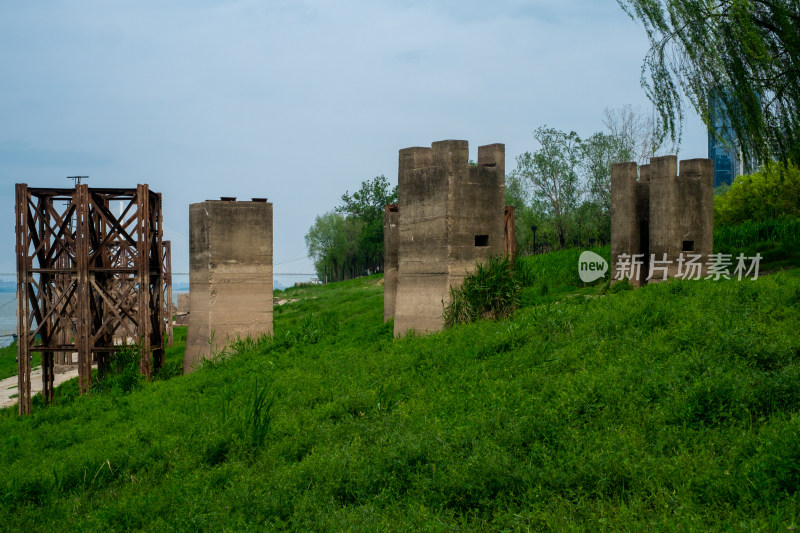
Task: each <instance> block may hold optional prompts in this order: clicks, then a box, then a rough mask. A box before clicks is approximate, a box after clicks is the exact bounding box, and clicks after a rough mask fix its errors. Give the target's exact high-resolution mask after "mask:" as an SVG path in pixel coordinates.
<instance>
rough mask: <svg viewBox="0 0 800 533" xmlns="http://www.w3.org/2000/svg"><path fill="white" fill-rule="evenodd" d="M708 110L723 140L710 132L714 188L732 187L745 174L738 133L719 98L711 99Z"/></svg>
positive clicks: (709, 155)
mask: <svg viewBox="0 0 800 533" xmlns="http://www.w3.org/2000/svg"><path fill="white" fill-rule="evenodd" d="M708 110H709V115H710V116H711V124H712V126H713V128H714V130H716V132H717V135H718V136H719V137H720V138H721V139H717V138H716V137H714V134H713V132H712V131H711V130H709V132H708V158H709V159H711V160H713V161H714V187H717V186H719V185H722V184H723V183H727V184H728V185H730V184H731V183H733V180H734V179H735V178H736V176H739V175H741V174H742V173H743V172H744V169H743V168H742V157H741V154H740V150H739V147H738V144H739V143H738V142H737V139H736V132H734V131H733V127H732V126H731V121H730V119H729V118H728V115H727V113H726V112H725V104H724V103H723V102H722V101H721V100H720V99H719V98H715V97H711V98H709V100H708Z"/></svg>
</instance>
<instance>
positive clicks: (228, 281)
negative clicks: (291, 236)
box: [183, 198, 272, 372]
mask: <svg viewBox="0 0 800 533" xmlns="http://www.w3.org/2000/svg"><path fill="white" fill-rule="evenodd" d="M189 226H190V235H189V252H190V270H189V287H190V291H189V302H190V303H189V306H190V308H191V314H190V315H189V330H188V333H187V338H186V355H185V357H184V364H183V368H184V372H190V371H191V370H193V369H194V368H195V367H196V366H197V365H198V364H199V363H200V361H202V359H204V358H207V357H209V356H213V355H214V354H216V353H219V352H220V351H221V350H222V349H223V348H224V347H225V346H226V345H227V344H230V343H231V342H232V341H235V340H236V339H237V338H245V337H259V336H261V335H265V334H271V333H272V204H271V203H268V202H267V201H266V199H253V201H252V202H246V201H243V202H237V201H235V199H233V198H226V199H224V200H208V201H205V202H200V203H196V204H192V205H191V206H189Z"/></svg>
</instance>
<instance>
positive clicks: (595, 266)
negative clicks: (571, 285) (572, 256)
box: [578, 251, 608, 283]
mask: <svg viewBox="0 0 800 533" xmlns="http://www.w3.org/2000/svg"><path fill="white" fill-rule="evenodd" d="M606 272H608V262H607V261H606V260H605V259H603V258H602V257H600V256H599V255H597V254H596V253H594V252H589V251H586V252H583V253H582V254H581V256H580V257H579V258H578V275H579V276H580V277H581V281H583V282H584V283H591V282H593V281H595V280H598V279H600V278H602V277H603V276H605V275H606Z"/></svg>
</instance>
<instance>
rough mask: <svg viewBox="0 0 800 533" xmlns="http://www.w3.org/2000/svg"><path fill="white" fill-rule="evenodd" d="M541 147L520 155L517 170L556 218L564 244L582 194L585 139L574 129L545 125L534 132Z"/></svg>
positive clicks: (559, 235) (560, 240) (545, 210)
mask: <svg viewBox="0 0 800 533" xmlns="http://www.w3.org/2000/svg"><path fill="white" fill-rule="evenodd" d="M533 137H534V139H536V142H537V143H538V144H539V148H538V149H537V150H535V151H533V152H525V153H524V154H522V155H520V156H517V168H516V169H515V170H514V172H515V173H516V174H518V175H519V176H520V177H521V178H523V179H525V180H527V181H528V182H529V183H530V186H531V188H532V191H533V198H534V201H535V202H536V203H537V204H538V206H539V207H540V208H541V209H542V210H543V211H544V213H545V214H546V215H547V216H548V217H550V218H551V219H552V220H553V224H554V225H555V228H556V233H557V236H558V240H559V246H560V247H561V248H563V247H564V245H565V244H566V232H567V227H568V223H569V222H568V221H569V217H570V215H571V214H572V213H573V211H574V210H575V208H576V207H577V205H578V200H579V197H580V194H581V188H580V179H579V176H578V165H579V164H580V144H581V139H580V137H578V134H577V133H575V132H574V131H572V132H569V133H565V132H563V131H559V130H557V129H554V128H548V127H547V126H542V127H540V128H537V129H536V131H534V132H533Z"/></svg>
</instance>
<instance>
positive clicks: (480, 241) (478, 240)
mask: <svg viewBox="0 0 800 533" xmlns="http://www.w3.org/2000/svg"><path fill="white" fill-rule="evenodd" d="M467 242H469V241H467ZM475 246H489V236H488V235H475Z"/></svg>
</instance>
